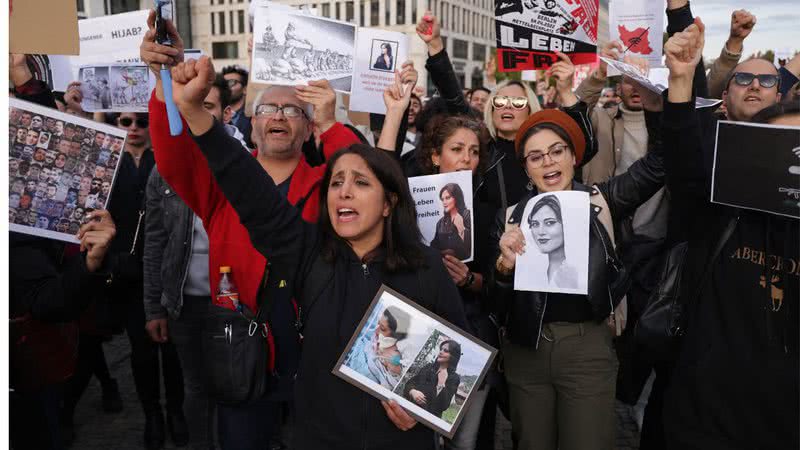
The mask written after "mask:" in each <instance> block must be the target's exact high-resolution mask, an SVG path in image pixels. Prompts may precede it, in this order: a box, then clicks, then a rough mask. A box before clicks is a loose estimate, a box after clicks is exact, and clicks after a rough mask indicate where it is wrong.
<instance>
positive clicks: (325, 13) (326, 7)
mask: <svg viewBox="0 0 800 450" xmlns="http://www.w3.org/2000/svg"><path fill="white" fill-rule="evenodd" d="M330 16H331V4H330V3H323V4H322V17H330Z"/></svg>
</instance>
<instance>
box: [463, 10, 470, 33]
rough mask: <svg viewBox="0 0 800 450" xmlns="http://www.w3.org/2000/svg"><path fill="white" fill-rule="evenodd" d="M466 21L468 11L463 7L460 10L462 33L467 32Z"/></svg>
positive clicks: (467, 20)
mask: <svg viewBox="0 0 800 450" xmlns="http://www.w3.org/2000/svg"><path fill="white" fill-rule="evenodd" d="M467 22H469V11H467V10H466V9H464V10H462V11H461V32H462V33H464V34H467V33H469V27H468V25H467Z"/></svg>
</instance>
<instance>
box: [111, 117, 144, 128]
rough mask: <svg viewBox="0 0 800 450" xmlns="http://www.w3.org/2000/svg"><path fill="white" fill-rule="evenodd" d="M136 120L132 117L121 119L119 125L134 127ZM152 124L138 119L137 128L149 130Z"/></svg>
mask: <svg viewBox="0 0 800 450" xmlns="http://www.w3.org/2000/svg"><path fill="white" fill-rule="evenodd" d="M133 122H134V120H133V119H131V118H130V117H120V118H119V124H120V125H121V126H123V127H125V128H127V127H129V126H131V125H133ZM148 125H150V122H149V121H148V120H147V119H136V126H137V127H139V128H147V127H148Z"/></svg>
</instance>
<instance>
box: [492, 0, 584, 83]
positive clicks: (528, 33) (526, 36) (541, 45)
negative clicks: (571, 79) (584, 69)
mask: <svg viewBox="0 0 800 450" xmlns="http://www.w3.org/2000/svg"><path fill="white" fill-rule="evenodd" d="M494 15H495V30H496V33H497V59H498V63H499V64H498V69H499V70H500V71H501V72H515V71H520V70H530V69H546V68H548V67H550V65H552V64H553V63H554V62H556V61H557V58H556V56H555V52H556V51H560V52H564V53H566V54H567V55H569V57H570V60H572V63H573V64H589V63H593V62H595V61H597V16H598V0H497V1H496V2H495V13H494Z"/></svg>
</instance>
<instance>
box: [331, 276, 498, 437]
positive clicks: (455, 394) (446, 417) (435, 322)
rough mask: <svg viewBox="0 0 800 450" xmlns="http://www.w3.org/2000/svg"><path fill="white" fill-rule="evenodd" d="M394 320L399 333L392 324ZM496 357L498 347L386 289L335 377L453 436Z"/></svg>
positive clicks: (338, 367)
mask: <svg viewBox="0 0 800 450" xmlns="http://www.w3.org/2000/svg"><path fill="white" fill-rule="evenodd" d="M390 320H391V322H392V323H394V324H396V325H395V327H394V328H395V329H394V330H392V329H391V328H390V327H389V326H388V325H387V323H388V322H389V321H390ZM496 354H497V350H496V349H494V348H492V347H490V346H488V345H486V344H484V343H483V342H481V341H478V340H476V339H475V338H473V337H472V336H470V335H469V334H468V333H466V332H464V331H462V330H460V329H458V328H457V327H455V326H454V325H451V324H450V323H448V322H447V321H445V320H444V319H442V318H440V317H438V316H436V315H434V314H433V313H431V312H430V311H427V310H426V309H424V308H422V307H421V306H419V305H417V304H416V303H414V302H412V301H411V300H409V299H407V298H405V297H403V296H402V295H401V294H399V293H397V292H395V291H393V290H392V289H390V288H388V287H386V286H381V288H380V290H378V293H377V295H376V296H375V299H374V300H373V301H372V304H371V305H370V307H369V308H368V309H367V312H366V314H365V315H364V318H363V319H362V320H361V323H360V324H359V325H358V327H357V328H356V331H355V333H354V334H353V337H352V338H351V339H350V342H348V344H347V347H345V351H344V353H342V356H341V357H340V358H339V361H338V362H337V363H336V366H335V367H334V369H333V374H334V375H336V376H338V377H340V378H342V379H344V380H345V381H347V382H348V383H351V384H353V385H355V386H356V387H358V388H359V389H361V390H363V391H364V392H367V393H368V394H370V395H373V396H375V397H376V398H378V399H380V400H394V401H396V402H397V403H398V404H400V406H402V407H403V408H404V409H405V410H406V411H407V412H408V413H409V414H410V415H412V416H413V417H414V418H416V419H417V420H419V421H420V422H422V423H423V424H425V425H427V426H428V427H430V428H432V429H434V430H435V431H438V432H439V433H441V434H442V435H444V436H446V437H448V438H452V437H453V435H454V434H455V432H456V430H457V428H458V426H459V424H460V423H461V420H462V419H463V418H464V412H465V411H466V410H467V408H469V405H470V403H471V401H472V398H473V397H472V394H473V393H474V392H475V391H476V390H477V389H478V388H479V387H480V386H481V383H482V382H483V378H484V377H485V376H486V372H487V371H488V369H489V365H490V364H491V362H492V360H493V359H494V357H495V355H496ZM442 369H445V370H443V371H442ZM440 373H441V374H444V375H445V378H444V380H441V376H440V375H439V374H440ZM438 385H443V387H442V388H441V389H440V388H438Z"/></svg>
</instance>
